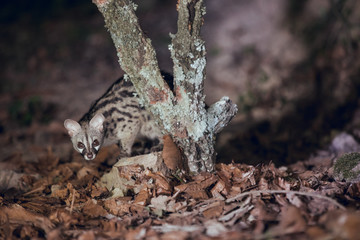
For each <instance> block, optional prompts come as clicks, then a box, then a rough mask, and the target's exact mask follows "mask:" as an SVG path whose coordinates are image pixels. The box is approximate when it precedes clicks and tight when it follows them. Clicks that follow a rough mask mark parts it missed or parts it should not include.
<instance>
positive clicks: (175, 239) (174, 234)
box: [160, 231, 189, 240]
mask: <svg viewBox="0 0 360 240" xmlns="http://www.w3.org/2000/svg"><path fill="white" fill-rule="evenodd" d="M160 239H161V240H185V239H189V233H188V232H184V231H171V232H167V233H164V234H162V235H161V236H160Z"/></svg>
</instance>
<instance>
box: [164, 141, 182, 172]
mask: <svg viewBox="0 0 360 240" xmlns="http://www.w3.org/2000/svg"><path fill="white" fill-rule="evenodd" d="M163 139H164V147H163V151H162V158H163V159H164V163H165V165H166V166H167V167H168V168H169V169H171V170H176V169H183V161H182V158H181V153H180V150H179V149H178V147H177V146H176V145H175V143H174V142H173V140H172V138H171V137H170V135H164V137H163Z"/></svg>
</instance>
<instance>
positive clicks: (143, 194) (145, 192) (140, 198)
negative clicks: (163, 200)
mask: <svg viewBox="0 0 360 240" xmlns="http://www.w3.org/2000/svg"><path fill="white" fill-rule="evenodd" d="M150 197H151V194H150V193H149V189H148V188H147V187H143V188H142V189H141V190H140V192H139V193H138V194H137V195H136V197H135V200H134V203H136V204H139V205H141V206H145V205H147V204H148V203H149V201H150Z"/></svg>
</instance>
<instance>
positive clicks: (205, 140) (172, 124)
mask: <svg viewBox="0 0 360 240" xmlns="http://www.w3.org/2000/svg"><path fill="white" fill-rule="evenodd" d="M93 2H94V3H95V4H96V5H97V7H98V9H99V11H100V12H101V13H102V15H103V16H104V19H105V24H106V27H107V28H108V30H109V32H110V34H111V37H112V39H113V42H114V45H115V48H116V50H117V55H118V57H119V63H120V66H121V68H122V69H123V70H124V71H125V72H126V74H127V75H128V78H129V79H130V80H131V81H132V83H133V84H134V86H135V89H136V91H137V93H138V95H139V98H140V101H141V103H142V104H143V105H144V106H145V107H146V108H147V109H148V110H149V111H151V112H152V114H153V115H154V117H155V119H156V120H157V122H158V123H159V125H160V126H161V127H162V128H163V130H164V131H165V132H166V133H167V134H170V135H171V136H172V138H173V140H174V141H175V143H176V144H177V145H178V147H179V148H180V150H181V151H182V153H183V156H184V158H185V160H187V163H188V166H189V170H190V171H191V172H193V173H198V172H201V171H213V170H214V162H215V155H216V154H215V150H214V143H215V135H216V134H217V133H218V132H219V131H221V129H222V128H223V127H225V126H226V125H227V124H228V123H229V121H230V120H231V119H232V117H233V116H234V115H235V114H236V112H237V106H236V105H235V104H233V103H232V102H231V100H230V99H229V98H228V97H223V98H222V99H220V100H219V101H218V102H216V103H215V104H213V105H212V106H210V108H208V109H206V108H205V102H204V99H205V95H204V92H203V90H204V88H203V86H204V79H205V66H206V59H205V54H206V51H205V45H204V41H203V40H202V39H201V38H200V28H201V25H202V23H203V15H204V14H205V8H204V6H203V0H179V1H178V4H177V10H178V13H179V16H178V32H177V33H176V34H174V35H173V34H171V38H172V43H171V44H170V46H169V49H170V51H171V58H172V60H173V62H174V73H173V74H174V92H172V91H171V90H170V89H169V87H168V85H167V84H166V83H165V81H164V80H163V78H162V76H161V73H160V69H159V66H158V62H157V59H156V55H155V51H154V48H153V47H152V45H151V40H150V39H149V38H147V37H146V36H145V34H144V33H143V31H142V30H141V28H140V25H139V23H138V19H137V17H136V15H135V10H136V7H137V6H136V5H135V4H134V3H133V2H132V1H130V0H93Z"/></svg>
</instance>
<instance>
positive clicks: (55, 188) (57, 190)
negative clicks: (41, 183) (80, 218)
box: [51, 185, 69, 199]
mask: <svg viewBox="0 0 360 240" xmlns="http://www.w3.org/2000/svg"><path fill="white" fill-rule="evenodd" d="M68 196H69V189H68V188H62V189H61V186H60V185H52V186H51V197H54V198H60V199H65V198H66V197H68Z"/></svg>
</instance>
